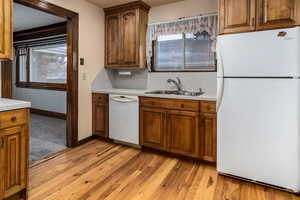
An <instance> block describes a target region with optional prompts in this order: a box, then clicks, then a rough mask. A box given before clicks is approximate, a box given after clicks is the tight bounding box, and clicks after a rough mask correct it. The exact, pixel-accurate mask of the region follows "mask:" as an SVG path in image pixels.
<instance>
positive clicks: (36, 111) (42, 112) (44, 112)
mask: <svg viewBox="0 0 300 200" xmlns="http://www.w3.org/2000/svg"><path fill="white" fill-rule="evenodd" d="M30 112H31V113H34V114H37V115H43V116H47V117H53V118H58V119H64V120H66V119H67V114H65V113H59V112H53V111H48V110H40V109H36V108H30Z"/></svg>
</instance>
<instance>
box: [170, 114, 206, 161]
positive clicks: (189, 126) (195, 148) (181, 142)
mask: <svg viewBox="0 0 300 200" xmlns="http://www.w3.org/2000/svg"><path fill="white" fill-rule="evenodd" d="M167 113H168V114H167V134H166V136H167V151H169V152H172V153H177V154H181V155H187V156H191V157H199V150H200V149H199V142H200V141H199V128H198V124H199V113H196V112H187V111H177V110H171V111H168V112H167Z"/></svg>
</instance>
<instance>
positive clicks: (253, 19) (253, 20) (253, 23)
mask: <svg viewBox="0 0 300 200" xmlns="http://www.w3.org/2000/svg"><path fill="white" fill-rule="evenodd" d="M254 25H255V18H254V17H252V21H251V26H254Z"/></svg>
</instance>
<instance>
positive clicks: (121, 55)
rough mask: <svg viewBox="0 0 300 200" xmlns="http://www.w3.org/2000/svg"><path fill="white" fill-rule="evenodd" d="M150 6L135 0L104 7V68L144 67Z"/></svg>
mask: <svg viewBox="0 0 300 200" xmlns="http://www.w3.org/2000/svg"><path fill="white" fill-rule="evenodd" d="M149 9H150V6H148V5H147V4H145V3H143V2H142V1H136V2H132V3H128V4H124V5H120V6H114V7H111V8H105V9H104V11H105V14H106V20H105V21H106V22H105V67H106V68H132V67H134V68H138V67H140V68H143V67H146V32H147V26H148V12H149Z"/></svg>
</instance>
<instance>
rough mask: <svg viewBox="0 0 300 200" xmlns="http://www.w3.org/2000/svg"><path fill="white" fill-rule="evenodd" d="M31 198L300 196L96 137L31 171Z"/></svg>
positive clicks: (260, 199)
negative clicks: (102, 140)
mask: <svg viewBox="0 0 300 200" xmlns="http://www.w3.org/2000/svg"><path fill="white" fill-rule="evenodd" d="M29 185H30V191H29V199H30V200H50V199H52V200H76V199H80V200H84V199H90V200H96V199H118V200H119V199H120V200H137V199H141V200H156V199H159V200H175V199H187V200H300V198H298V197H297V196H295V195H292V194H290V193H286V192H282V191H279V190H274V189H270V188H266V187H262V186H258V185H254V184H251V183H246V182H241V181H237V180H234V179H231V178H227V177H224V176H219V175H218V174H217V172H216V169H215V167H213V166H209V165H207V164H203V163H200V162H195V161H194V162H192V161H184V160H180V159H176V158H169V157H165V156H161V155H158V154H154V153H147V152H141V151H140V150H137V149H133V148H128V147H124V146H120V145H115V144H109V143H105V142H101V141H98V140H94V141H91V142H89V143H87V144H85V145H82V146H80V147H78V148H75V149H72V150H69V151H66V152H64V153H62V154H60V155H58V156H56V157H54V158H52V159H50V160H48V161H44V162H41V163H39V164H35V165H34V166H32V167H31V169H30V179H29Z"/></svg>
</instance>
